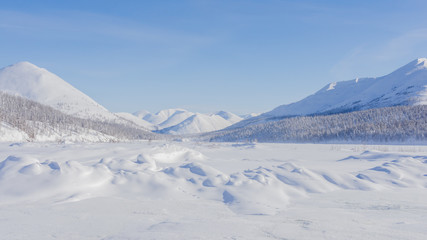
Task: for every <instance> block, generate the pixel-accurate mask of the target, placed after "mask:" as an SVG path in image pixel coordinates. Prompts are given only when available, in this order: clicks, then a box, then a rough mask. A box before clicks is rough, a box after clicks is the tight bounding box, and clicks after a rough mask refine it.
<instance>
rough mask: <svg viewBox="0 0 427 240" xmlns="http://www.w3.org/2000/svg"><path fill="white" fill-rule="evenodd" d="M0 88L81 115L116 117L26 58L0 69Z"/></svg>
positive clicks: (110, 118) (84, 116) (101, 118)
mask: <svg viewBox="0 0 427 240" xmlns="http://www.w3.org/2000/svg"><path fill="white" fill-rule="evenodd" d="M0 91H4V92H7V93H10V94H17V95H20V96H22V97H24V98H27V99H30V100H33V101H36V102H38V103H41V104H44V105H48V106H51V107H53V108H55V109H57V110H59V111H62V112H64V113H66V114H70V115H74V116H78V117H82V118H90V119H97V120H116V119H118V117H117V116H115V115H114V114H112V113H110V112H108V110H106V109H105V108H104V107H102V106H101V105H99V104H98V103H96V102H95V101H94V100H93V99H91V98H90V97H89V96H87V95H85V94H84V93H82V92H80V91H79V90H78V89H76V88H74V87H73V86H72V85H70V84H69V83H67V82H66V81H64V80H63V79H61V78H60V77H58V76H57V75H55V74H53V73H51V72H49V71H48V70H46V69H44V68H40V67H38V66H36V65H34V64H32V63H30V62H28V61H22V62H18V63H15V64H13V65H10V66H7V67H5V68H2V69H0Z"/></svg>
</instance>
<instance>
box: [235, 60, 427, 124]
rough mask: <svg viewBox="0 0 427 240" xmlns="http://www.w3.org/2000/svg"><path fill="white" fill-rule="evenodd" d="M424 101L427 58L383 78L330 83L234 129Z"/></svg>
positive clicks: (426, 90)
mask: <svg viewBox="0 0 427 240" xmlns="http://www.w3.org/2000/svg"><path fill="white" fill-rule="evenodd" d="M424 104H427V59H426V58H419V59H416V60H414V61H412V62H410V63H408V64H407V65H405V66H403V67H401V68H399V69H397V70H396V71H394V72H392V73H390V74H388V75H386V76H383V77H378V78H356V79H354V80H350V81H343V82H333V83H330V84H328V85H326V86H325V87H323V88H322V89H320V90H319V91H318V92H316V93H314V94H313V95H310V96H308V97H306V98H304V99H302V100H300V101H298V102H295V103H291V104H285V105H281V106H279V107H277V108H275V109H273V110H272V111H270V112H266V113H263V114H261V115H260V116H256V117H253V118H249V119H245V120H243V121H241V122H239V123H237V124H235V125H233V126H231V127H230V128H239V127H243V126H247V125H252V124H258V123H263V122H266V121H271V120H280V119H281V118H283V117H289V116H303V115H312V114H327V113H340V112H349V111H357V110H365V109H372V108H381V107H391V106H400V105H408V106H414V105H424Z"/></svg>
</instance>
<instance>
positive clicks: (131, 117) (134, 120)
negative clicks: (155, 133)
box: [115, 112, 157, 131]
mask: <svg viewBox="0 0 427 240" xmlns="http://www.w3.org/2000/svg"><path fill="white" fill-rule="evenodd" d="M115 114H116V115H117V116H119V117H121V118H124V119H126V120H128V121H131V122H132V123H134V124H136V125H137V126H140V127H143V128H145V129H147V130H150V131H152V130H156V129H157V128H156V126H154V125H153V124H151V123H149V122H147V121H145V120H144V119H141V118H139V117H137V116H135V115H133V114H131V113H127V112H119V113H115Z"/></svg>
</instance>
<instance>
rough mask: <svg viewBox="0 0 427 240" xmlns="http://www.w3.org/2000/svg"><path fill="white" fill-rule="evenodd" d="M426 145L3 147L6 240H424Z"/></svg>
mask: <svg viewBox="0 0 427 240" xmlns="http://www.w3.org/2000/svg"><path fill="white" fill-rule="evenodd" d="M426 188H427V146H410V145H408V146H398V145H391V146H374V145H370V146H364V145H320V144H319V145H315V144H252V143H194V142H165V141H162V142H160V141H152V142H148V141H147V142H137V143H116V144H113V143H97V144H90V143H86V144H53V143H14V144H13V143H0V233H1V234H0V239H426V237H427V201H426V199H427V190H426Z"/></svg>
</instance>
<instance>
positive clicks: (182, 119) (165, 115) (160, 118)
mask: <svg viewBox="0 0 427 240" xmlns="http://www.w3.org/2000/svg"><path fill="white" fill-rule="evenodd" d="M117 115H119V116H121V117H123V118H126V119H128V120H130V121H132V122H134V123H136V124H140V125H141V126H145V127H146V128H148V129H150V130H152V131H154V132H157V133H162V134H173V135H180V134H181V135H182V134H195V133H202V132H211V131H217V130H220V129H224V128H226V127H228V126H230V125H232V124H234V123H237V122H240V121H241V120H243V119H244V118H243V117H241V116H238V115H236V114H233V113H230V112H226V111H219V112H216V113H212V114H203V113H194V112H190V111H187V110H185V109H165V110H161V111H159V112H157V113H150V112H148V111H145V110H142V111H138V112H135V113H134V114H129V113H117Z"/></svg>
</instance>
